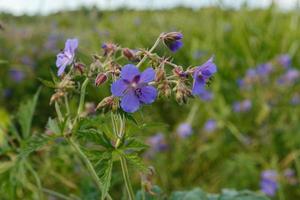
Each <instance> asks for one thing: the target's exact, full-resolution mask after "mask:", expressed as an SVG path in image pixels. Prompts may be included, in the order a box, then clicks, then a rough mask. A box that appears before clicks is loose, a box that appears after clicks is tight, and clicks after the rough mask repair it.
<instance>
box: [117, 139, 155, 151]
mask: <svg viewBox="0 0 300 200" xmlns="http://www.w3.org/2000/svg"><path fill="white" fill-rule="evenodd" d="M148 147H149V146H148V145H146V144H144V143H143V142H142V141H140V140H138V139H136V138H128V139H127V140H126V141H125V142H124V143H123V145H122V146H121V148H122V149H124V150H130V151H136V152H139V151H142V150H144V149H146V148H148Z"/></svg>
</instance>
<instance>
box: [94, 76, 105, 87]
mask: <svg viewBox="0 0 300 200" xmlns="http://www.w3.org/2000/svg"><path fill="white" fill-rule="evenodd" d="M106 80H107V75H106V74H105V73H99V74H98V75H97V77H96V79H95V85H96V86H97V87H98V86H99V85H102V84H103V83H105V81H106Z"/></svg>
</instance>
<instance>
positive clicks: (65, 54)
mask: <svg viewBox="0 0 300 200" xmlns="http://www.w3.org/2000/svg"><path fill="white" fill-rule="evenodd" d="M77 47H78V39H76V38H74V39H67V41H66V44H65V49H64V50H63V51H62V52H60V53H59V54H57V56H56V57H57V59H56V66H57V67H58V68H59V69H58V72H57V75H58V76H61V75H62V74H63V73H64V71H65V69H66V67H67V66H68V65H70V64H72V62H73V60H74V57H75V51H76V49H77Z"/></svg>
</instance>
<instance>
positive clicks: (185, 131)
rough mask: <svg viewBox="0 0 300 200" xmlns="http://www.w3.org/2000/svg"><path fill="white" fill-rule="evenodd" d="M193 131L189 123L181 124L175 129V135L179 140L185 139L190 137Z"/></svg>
mask: <svg viewBox="0 0 300 200" xmlns="http://www.w3.org/2000/svg"><path fill="white" fill-rule="evenodd" d="M192 133H193V130H192V127H191V125H190V124H189V123H181V124H180V125H179V126H178V128H177V134H178V136H179V137H181V138H187V137H189V136H190V135H192Z"/></svg>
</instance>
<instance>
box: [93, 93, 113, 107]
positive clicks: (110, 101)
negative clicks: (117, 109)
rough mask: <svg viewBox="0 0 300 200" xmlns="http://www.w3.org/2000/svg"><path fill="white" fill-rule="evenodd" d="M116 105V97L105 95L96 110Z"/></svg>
mask: <svg viewBox="0 0 300 200" xmlns="http://www.w3.org/2000/svg"><path fill="white" fill-rule="evenodd" d="M113 107H114V97H113V96H109V97H105V98H104V99H103V100H102V101H101V102H100V103H99V104H98V105H97V107H96V110H98V109H108V110H110V109H112V108H113Z"/></svg>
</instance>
